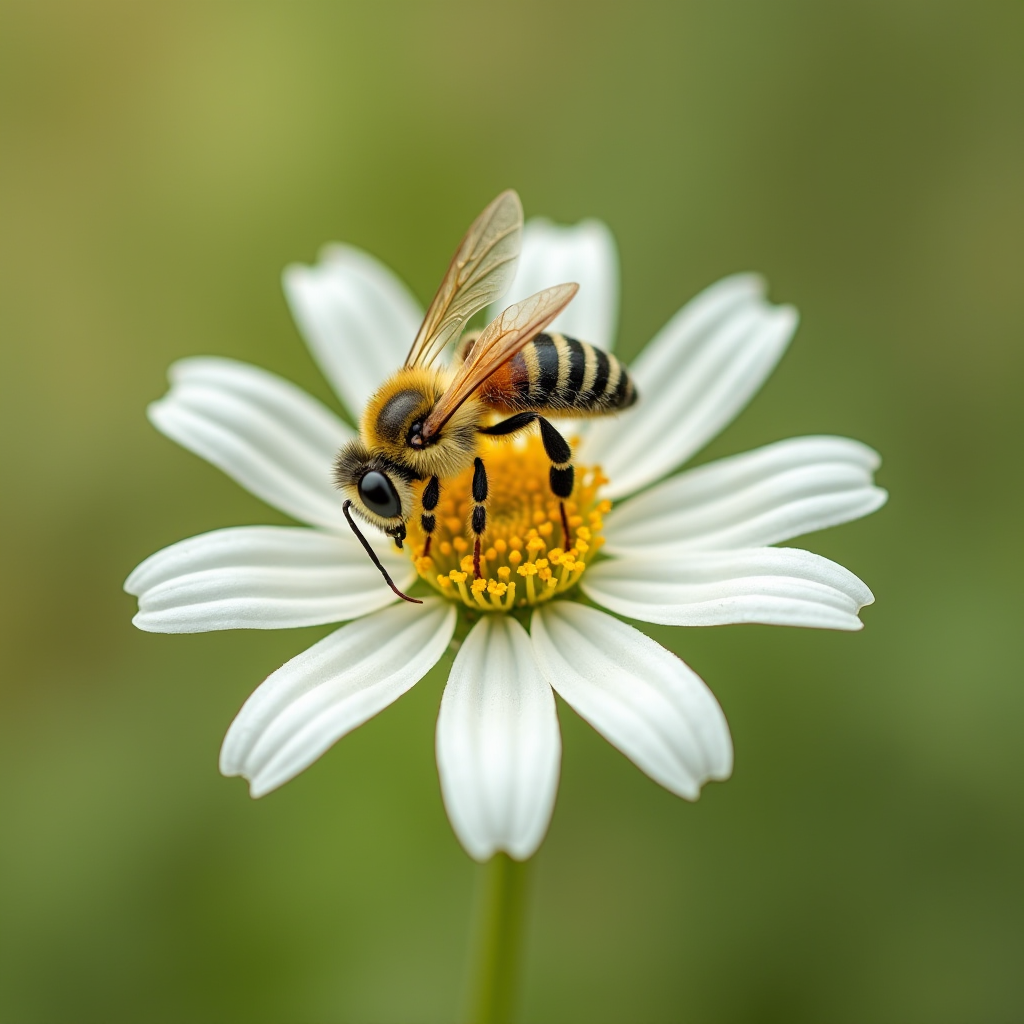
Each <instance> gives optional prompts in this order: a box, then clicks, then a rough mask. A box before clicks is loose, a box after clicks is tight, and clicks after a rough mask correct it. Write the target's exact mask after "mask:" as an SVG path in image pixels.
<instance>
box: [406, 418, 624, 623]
mask: <svg viewBox="0 0 1024 1024" xmlns="http://www.w3.org/2000/svg"><path fill="white" fill-rule="evenodd" d="M481 457H482V458H483V460H484V464H485V466H486V467H487V481H488V496H487V501H486V509H487V530H486V532H485V533H484V535H483V539H482V546H481V551H480V575H479V576H476V575H475V574H474V566H473V533H472V531H471V529H470V523H469V513H470V510H471V509H472V507H473V502H472V485H473V471H472V469H470V470H467V471H466V472H465V473H463V474H461V475H460V476H457V477H454V478H450V479H448V480H444V481H442V483H441V500H440V504H439V508H438V511H439V513H440V514H439V515H437V516H436V520H435V522H436V525H435V527H434V532H433V534H432V536H431V538H430V548H429V551H428V550H426V544H427V537H426V534H424V532H423V529H422V527H421V525H420V522H419V516H418V515H416V516H414V517H413V519H412V520H411V521H410V522H409V525H408V530H409V533H408V541H409V544H408V550H409V552H410V555H411V557H412V561H413V565H414V566H415V567H416V571H417V573H419V575H420V577H421V578H422V579H423V580H424V581H426V582H427V583H429V584H430V586H431V587H433V588H434V590H436V591H438V592H439V593H440V594H441V595H442V596H444V597H447V598H448V599H449V600H452V601H458V602H460V603H462V604H464V605H466V606H467V607H469V608H472V609H473V610H474V611H478V612H507V611H511V610H512V609H513V608H522V607H524V606H527V605H535V604H540V603H542V602H543V601H550V600H551V599H552V598H554V597H556V596H558V595H559V594H563V593H565V592H566V591H568V590H570V589H572V588H573V587H575V586H576V584H577V583H579V581H580V577H581V576H582V575H583V573H584V572H585V571H586V569H587V565H588V564H589V563H590V562H591V561H592V560H593V558H594V557H595V556H596V555H597V553H598V551H599V550H600V549H601V545H602V544H603V543H604V538H603V537H602V536H601V528H602V525H603V516H604V515H606V514H607V513H608V511H609V510H610V509H611V502H609V501H605V500H601V499H600V498H599V496H598V491H599V489H600V487H601V485H602V484H605V483H607V482H608V481H607V478H606V477H605V476H604V475H603V474H602V473H601V470H600V469H599V468H598V467H596V466H580V465H577V466H576V486H575V488H574V489H573V493H572V495H571V496H570V497H569V498H568V499H566V501H565V519H564V522H563V517H562V512H561V510H560V509H559V503H558V499H557V498H556V497H555V496H554V495H553V494H552V493H551V489H550V485H549V483H548V476H549V471H550V469H551V462H550V460H549V459H548V457H547V454H546V453H545V451H544V446H543V444H542V443H541V440H540V438H539V437H535V436H530V437H528V438H527V439H526V440H518V441H513V442H509V441H506V440H493V441H492V440H490V439H488V441H487V442H486V446H485V450H484V451H482V452H481ZM566 524H567V525H568V527H569V535H568V536H565V526H566Z"/></svg>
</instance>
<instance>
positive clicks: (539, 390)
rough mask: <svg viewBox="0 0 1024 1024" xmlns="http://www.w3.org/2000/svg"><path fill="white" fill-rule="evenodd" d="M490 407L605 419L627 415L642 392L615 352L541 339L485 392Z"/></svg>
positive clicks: (559, 336) (508, 365) (564, 340)
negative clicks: (611, 414)
mask: <svg viewBox="0 0 1024 1024" xmlns="http://www.w3.org/2000/svg"><path fill="white" fill-rule="evenodd" d="M481 397H482V398H483V399H484V401H485V402H487V404H488V405H491V406H494V407H495V408H499V409H507V410H508V411H510V412H516V411H520V410H523V411H525V410H528V409H532V410H535V411H537V412H550V413H556V414H560V415H563V416H565V415H569V416H572V415H576V416H587V415H599V414H601V413H608V412H615V411H617V410H619V409H626V408H628V407H629V406H631V405H632V404H633V403H634V402H635V401H636V388H635V387H634V385H633V381H632V379H631V378H630V376H629V372H628V371H627V370H626V368H625V367H624V366H623V365H622V363H620V362H619V360H618V359H616V358H615V356H613V355H612V354H611V353H610V352H603V351H602V350H601V349H599V348H595V347H594V346H593V345H588V344H587V343H586V342H585V341H577V340H576V339H575V338H567V337H565V335H563V334H554V333H551V334H538V335H537V337H536V338H534V339H533V340H532V341H531V342H530V343H529V344H528V345H526V346H525V347H524V348H523V349H522V350H521V351H520V352H518V353H517V354H516V355H515V356H513V357H512V358H511V359H510V360H509V361H508V362H507V363H505V364H504V366H501V367H499V368H498V370H497V371H496V372H495V373H494V374H492V376H491V377H490V378H489V379H488V381H487V383H486V384H485V385H484V387H483V388H482V389H481Z"/></svg>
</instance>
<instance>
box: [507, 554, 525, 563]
mask: <svg viewBox="0 0 1024 1024" xmlns="http://www.w3.org/2000/svg"><path fill="white" fill-rule="evenodd" d="M522 560H523V553H522V552H521V551H510V552H509V553H508V564H509V565H512V566H516V565H518V564H519V563H520V562H521V561H522Z"/></svg>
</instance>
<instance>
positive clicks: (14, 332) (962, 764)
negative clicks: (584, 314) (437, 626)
mask: <svg viewBox="0 0 1024 1024" xmlns="http://www.w3.org/2000/svg"><path fill="white" fill-rule="evenodd" d="M1022 39H1024V16H1022V8H1021V6H1020V5H1019V4H1011V3H1007V4H987V3H971V4H967V3H961V4H944V3H938V2H935V3H926V2H920V3H907V2H899V3H892V2H887V3H882V2H877V3H874V2H870V3H863V4H820V3H819V4H812V3H807V4H791V3H761V2H751V3H717V4H714V3H702V4H674V5H671V6H664V7H663V6H656V5H653V4H652V5H645V4H631V5H625V4H623V5H621V6H620V5H615V6H602V5H598V4H583V3H580V4H559V3H553V4H552V3H545V4H536V5H528V4H505V5H483V4H456V3H450V4H418V5H408V6H403V5H400V4H377V5H369V4H361V5H347V4H324V5H314V4H283V3H282V4H277V5H257V4H251V3H250V4H151V5H128V4H125V5H123V6H116V5H111V6H107V5H103V4H96V3H78V4H74V5H70V4H69V5H67V6H56V5H49V4H28V3H26V4H10V3H5V4H4V5H3V7H2V9H0V82H2V86H0V111H2V113H0V116H2V126H0V145H2V169H0V174H2V182H0V223H2V229H0V331H2V334H0V337H2V344H3V350H2V351H3V374H2V380H0V387H2V406H0V409H2V414H3V428H2V431H0V444H2V449H3V460H4V461H3V465H4V468H3V483H4V487H3V508H2V516H3V527H2V530H0V536H2V539H3V546H4V553H3V566H4V568H3V604H2V612H0V626H2V630H3V648H2V657H3V682H2V697H3V724H2V755H0V756H2V770H0V785H2V793H3V811H2V813H3V835H2V840H0V843H2V858H3V859H2V865H0V889H2V908H0V910H2V923H0V928H2V941H3V950H2V957H0V971H2V978H0V1017H2V1019H3V1020H5V1021H11V1022H35V1021H40V1022H53V1021H103V1022H119V1021H146V1022H149V1021H154V1022H162V1021H168V1022H172V1021H175V1022H176V1021H211V1022H218V1021H247V1022H262V1021H267V1022H276V1021H289V1022H291V1021H296V1022H320V1021H449V1020H452V1019H454V1018H455V1017H457V1016H458V1014H459V1012H460V1007H461V1005H462V1004H461V1000H462V990H463V984H464V978H465V962H466V952H467V947H468V942H469V930H468V920H469V915H470V910H471V905H472V898H473V889H474V884H475V879H476V874H477V868H476V866H475V865H474V864H473V863H472V862H471V861H470V860H469V859H468V858H467V857H466V856H465V855H464V854H463V853H462V851H461V849H460V848H459V846H458V844H457V843H456V841H455V839H454V837H453V835H452V833H451V830H450V828H449V826H448V823H447V820H446V819H445V816H444V812H443V809H442V806H441V801H440V798H439V794H438V786H437V781H436V774H435V768H434V759H433V725H434V718H435V714H436V709H437V705H438V701H439V698H440V692H441V687H442V685H443V679H444V675H445V672H446V671H447V666H443V667H444V671H442V670H440V669H439V670H438V671H435V672H434V673H433V674H432V675H431V676H429V677H428V679H427V680H425V682H424V683H423V684H421V685H420V686H418V687H417V688H416V689H415V690H414V691H413V692H412V693H410V694H409V695H408V696H406V697H405V698H403V699H402V700H401V701H400V702H398V703H397V704H396V705H394V706H393V707H392V708H390V709H388V710H387V711H386V712H384V713H383V714H382V715H380V716H379V717H378V718H377V719H375V720H373V721H372V722H370V723H369V724H368V725H366V726H365V727H363V728H361V729H359V730H358V731H357V732H355V733H354V734H352V735H351V736H349V737H348V738H346V739H345V740H344V741H343V742H342V743H340V744H339V745H338V746H337V747H336V748H335V749H334V750H333V751H331V752H330V753H329V754H328V755H327V756H325V757H324V758H323V759H322V760H321V761H320V762H319V763H318V764H316V765H315V766H314V767H313V768H312V769H311V770H309V771H307V772H306V773H305V774H303V775H302V776H300V777H299V778H298V779H297V780H295V781H294V782H292V783H290V784H289V785H287V786H286V787H284V788H283V789H282V790H281V791H280V792H278V793H275V794H273V795H272V796H271V797H269V798H267V799H265V800H263V801H260V802H253V801H251V800H249V798H248V797H247V795H246V792H245V787H244V785H243V784H242V782H240V781H238V780H231V781H228V780H225V779H223V778H221V777H220V776H219V775H218V773H217V767H216V764H217V753H218V749H219V745H220V741H221V738H222V736H223V733H224V731H225V729H226V727H227V725H228V723H229V722H230V720H231V718H232V716H233V715H234V713H235V711H236V710H237V708H238V706H239V705H240V703H241V702H242V700H243V699H244V698H245V697H246V696H247V695H248V693H249V692H250V691H251V690H252V688H253V687H254V685H255V684H256V683H258V682H259V681H260V680H261V679H262V678H263V677H264V676H265V675H267V674H268V673H269V672H270V671H271V670H272V669H274V668H276V667H277V666H278V665H280V664H281V663H282V662H283V661H285V660H286V659H288V658H289V657H291V656H292V655H294V654H295V653H297V652H298V651H300V650H302V649H303V648H305V647H306V646H307V645H308V644H309V643H310V642H311V641H313V640H314V639H316V638H317V637H318V636H320V635H322V634H323V633H325V632H327V631H328V628H327V627H325V628H323V629H309V630H294V631H290V632H289V631H282V632H271V633H261V632H251V633H245V632H238V633H220V634H209V635H203V636H154V635H147V634H143V633H140V632H137V631H136V630H135V629H134V628H133V627H132V626H131V623H130V619H131V616H132V613H133V601H132V600H131V599H130V598H129V597H127V596H126V595H125V594H123V593H122V592H121V589H120V588H121V582H122V580H123V579H124V577H125V576H126V575H127V573H128V572H129V570H130V569H131V568H132V567H133V566H134V565H135V564H136V563H137V562H138V561H140V560H141V559H142V558H143V557H144V556H146V555H148V554H150V553H151V552H153V551H154V550H156V549H157V548H159V547H162V546H163V545H165V544H168V543H171V542H173V541H175V540H178V539H180V538H183V537H186V536H189V535H190V534H193V533H198V532H200V531H203V530H208V529H211V528H214V527H219V526H226V525H231V524H238V523H267V522H271V523H273V522H284V521H285V520H284V519H283V517H281V516H280V515H279V514H277V513H275V512H273V511H271V510H269V509H267V508H265V507H264V506H263V505H262V504H261V503H260V502H259V501H257V500H256V499H254V498H252V497H250V496H249V495H248V494H246V493H245V492H243V491H242V490H241V489H240V488H239V487H237V486H236V485H235V484H233V483H232V482H231V481H229V480H228V479H227V478H225V477H223V476H222V475H221V474H220V473H219V472H218V471H216V470H214V469H213V468H211V467H209V466H207V465H206V464H204V463H203V462H201V461H200V460H199V459H197V458H195V457H194V456H192V455H190V454H188V453H187V452H185V451H184V450H181V449H179V448H177V447H176V446H175V445H174V444H172V443H171V442H169V441H167V440H165V439H164V438H162V437H161V436H160V435H158V434H157V433H156V431H155V430H153V429H152V428H151V427H150V426H149V425H148V423H147V422H146V420H145V418H144V407H145V405H146V403H147V402H148V401H149V400H151V399H153V398H156V397H157V396H159V395H160V394H161V393H162V392H163V390H164V388H165V377H164V374H165V370H166V367H167V365H168V364H169V363H170V362H171V361H172V360H174V359H176V358H178V357H180V356H185V355H191V354H199V353H216V354H222V355H227V356H233V357H236V358H239V359H245V360H251V361H252V362H255V363H259V364H260V365H262V366H266V367H269V368H271V369H273V370H275V371H278V372H279V373H282V374H284V375H285V376H287V377H289V378H291V379H293V380H295V381H297V382H299V383H300V384H302V385H303V386H305V387H307V388H309V389H310V390H311V391H312V392H313V393H314V394H316V395H318V396H320V397H321V398H323V399H324V400H325V401H328V402H331V403H332V404H334V400H333V399H332V397H331V395H330V394H329V392H328V390H327V387H326V385H325V383H324V382H323V380H322V379H321V378H320V377H319V375H318V373H317V370H316V368H315V366H314V364H313V362H312V361H311V359H310V357H309V356H308V355H307V353H306V351H305V349H304V347H303V345H302V342H301V340H300V339H299V337H298V335H297V333H296V331H295V328H294V327H293V325H292V323H291V321H290V319H289V316H288V313H287V310H286V308H285V304H284V301H283V298H282V295H281V291H280V287H279V274H280V271H281V268H282V267H283V266H284V265H285V264H286V263H288V262H290V261H293V260H301V261H306V262H309V261H312V260H313V259H314V257H315V254H316V252H317V250H318V248H319V246H320V245H321V244H322V243H323V242H325V241H328V240H331V239H338V240H344V241H348V242H353V243H355V244H357V245H360V246H363V247H364V248H366V249H368V250H369V251H371V252H373V253H375V254H376V255H378V256H380V257H381V258H383V259H384V260H385V261H386V262H387V263H389V264H390V265H391V266H392V267H394V268H395V269H396V270H397V271H398V272H399V273H400V274H401V275H402V276H403V277H404V278H405V279H406V280H407V281H408V282H409V283H410V284H411V286H412V287H413V288H414V290H415V291H416V292H417V293H418V295H419V296H420V298H421V299H424V300H425V299H427V298H428V297H429V294H430V293H431V291H432V289H433V287H434V286H435V285H436V282H437V281H438V279H439V275H440V273H441V270H442V269H443V267H444V266H445V265H446V262H447V259H448V256H449V254H450V252H451V250H452V248H453V247H454V244H455V242H456V241H457V239H458V237H459V235H460V234H461V232H462V230H463V229H464V228H465V226H466V225H467V224H468V223H469V221H470V220H471V219H472V217H473V216H474V215H475V214H476V213H477V212H478V211H479V210H480V209H481V208H482V206H483V205H484V204H485V203H486V202H487V201H488V200H489V199H490V198H492V197H493V196H494V195H495V194H496V193H497V192H498V191H499V190H500V189H502V188H505V187H509V186H513V187H516V188H518V189H519V191H520V193H521V195H522V197H523V200H524V203H525V205H526V209H527V213H528V215H531V214H533V215H535V214H544V215H547V216H551V217H554V218H555V219H557V220H560V221H564V222H571V221H575V220H577V219H579V218H582V217H585V216H597V217H600V218H602V219H604V220H605V221H607V223H608V224H609V225H610V226H611V228H612V230H613V231H614V232H615V235H616V237H617V238H618V241H619V245H620V252H621V259H622V269H623V292H622V315H621V330H620V349H621V351H622V352H623V353H625V355H626V356H627V357H628V356H630V355H631V354H633V353H635V352H636V351H638V349H639V348H640V346H641V345H642V344H643V343H644V342H645V341H646V340H647V339H648V338H649V337H650V336H651V335H652V334H653V332H654V331H655V330H656V329H657V328H658V327H659V326H660V325H661V324H662V323H663V322H664V321H665V320H666V319H667V318H668V317H669V316H670V315H671V314H672V313H673V312H674V311H675V310H676V308H677V307H678V306H679V305H681V304H682V303H683V302H684V301H685V300H686V299H687V298H688V297H690V296H691V295H692V294H693V293H695V292H696V291H697V290H699V289H700V288H701V287H703V286H704V285H706V284H708V283H710V282H711V281H713V280H715V279H716V278H717V277H719V276H720V275H723V274H725V273H729V272H733V271H737V270H748V269H757V270H760V271H762V272H763V273H765V274H766V275H767V277H768V279H769V281H770V283H771V288H772V292H771V294H772V296H773V297H774V298H775V299H777V300H780V301H789V302H793V303H795V304H796V305H798V306H799V307H800V309H801V312H802V314H803V321H802V326H801V328H800V330H799V332H798V334H797V337H796V340H795V342H794V344H793V346H792V348H791V350H790V352H789V354H788V355H787V356H786V358H785V359H784V360H783V362H782V364H781V366H780V368H779V369H778V371H777V372H776V373H775V375H774V376H773V378H772V379H771V380H770V381H769V383H768V385H767V386H766V387H765V389H764V390H763V392H762V393H761V394H760V395H759V396H758V397H757V398H756V399H755V400H754V402H753V403H752V404H751V406H750V407H749V409H748V410H747V411H746V412H745V413H744V414H743V415H742V416H741V417H740V418H739V419H738V420H737V421H736V423H734V424H733V425H732V426H731V427H729V428H728V429H727V430H726V431H725V433H724V434H723V435H722V436H721V437H720V438H719V439H718V440H716V441H715V442H714V443H713V444H712V445H711V446H710V447H709V448H708V449H707V450H706V451H705V452H703V453H701V455H700V457H699V461H703V460H707V459H710V458H714V457H718V456H721V455H725V454H729V453H732V452H737V451H741V450H743V449H746V448H748V447H753V446H756V445H760V444H763V443H765V442H768V441H772V440H776V439H779V438H784V437H787V436H790V435H793V434H805V433H818V432H821V433H838V434H847V435H849V436H852V437H856V438H860V439H862V440H864V441H866V442H868V443H869V444H872V445H873V446H875V447H877V448H878V449H879V450H880V451H881V452H882V453H883V455H884V458H885V465H884V466H883V469H882V471H881V474H880V482H881V483H882V484H883V485H885V486H887V487H888V488H890V489H891V492H892V498H891V501H890V504H889V505H888V506H887V507H886V508H885V509H884V510H883V511H882V512H880V513H879V514H877V515H875V516H872V517H871V518H869V519H866V520H864V521H861V522H857V523H853V524H850V525H847V526H844V527H841V528H839V529H835V530H832V531H830V532H828V533H826V534H822V535H819V536H814V537H811V538H808V539H807V540H806V541H801V542H800V543H801V544H805V545H806V546H808V547H811V548H813V549H814V550H816V551H819V552H821V553H823V554H825V555H828V556H829V557H832V558H835V559H837V560H839V561H841V562H842V563H843V564H845V565H847V566H849V567H850V568H852V569H853V570H854V571H855V572H857V573H858V574H859V575H860V576H861V577H862V578H863V579H865V580H866V581H867V582H868V584H869V585H870V586H871V587H872V588H873V589H874V592H875V594H876V597H877V604H876V605H875V606H874V607H872V608H871V609H869V610H868V611H867V612H866V614H865V621H866V624H867V628H866V629H865V630H864V632H863V633H860V634H854V635H847V634H841V633H823V632H821V633H819V632H815V631H808V630H786V629H774V628H767V627H755V626H745V627H744V626H734V627H726V628H720V629H709V630H688V631H686V630H675V631H673V630H669V629H661V630H657V631H655V632H656V635H657V636H658V638H659V639H660V640H662V641H663V642H665V643H667V644H669V645H670V646H672V647H673V649H675V650H676V651H678V652H679V653H680V654H681V655H683V656H684V657H685V658H686V660H687V661H688V662H689V663H690V664H691V665H692V666H693V667H694V668H695V669H696V670H697V671H698V672H699V673H700V674H701V675H702V676H703V677H704V678H705V679H706V680H707V681H708V683H709V684H710V685H711V687H712V688H713V689H714V691H715V693H716V694H717V695H718V697H719V699H720V701H721V703H722V705H723V707H724V708H725V711H726V714H727V715H728V717H729V720H730V723H731V726H732V730H733V736H734V740H735V745H736V771H735V775H734V777H733V779H732V780H731V781H730V782H728V783H726V784H713V785H711V786H709V787H708V788H707V789H706V790H705V792H704V796H703V798H702V799H701V801H700V802H699V803H698V804H695V805H691V804H687V803H685V802H683V801H680V800H677V799H676V798H674V797H672V796H670V795H669V794H667V793H666V792H665V791H663V790H661V789H660V788H659V787H658V786H657V785H655V784H654V783H653V782H651V781H650V780H648V779H647V778H646V777H645V776H643V775H642V774H641V773H640V772H639V771H637V770H636V769H635V768H634V767H633V766H632V765H631V764H630V763H629V762H628V761H626V760H625V759H624V758H623V757H622V756H621V755H619V754H618V753H616V752H615V751H614V750H613V749H612V748H611V747H610V746H609V745H608V744H607V743H605V742H604V741H603V740H601V739H600V738H599V737H598V736H597V735H596V734H595V733H593V732H592V731H591V730H590V729H589V727H587V726H585V725H584V724H582V723H581V722H580V721H579V720H578V719H577V718H576V717H575V716H574V715H573V713H572V712H570V711H569V710H568V709H567V708H566V707H565V706H564V705H562V706H561V707H560V715H561V721H562V729H563V734H564V745H565V751H564V761H563V773H562V785H561V791H560V794H559V798H558V805H557V807H556V810H555V816H554V820H553V823H552V826H551V831H550V834H549V837H548V839H547V841H546V843H545V844H544V846H543V847H542V849H541V851H540V853H539V855H538V857H537V858H536V862H535V865H534V876H533V890H532V903H531V909H530V922H529V951H528V955H527V962H526V967H525V976H524V987H523V993H522V1000H521V1009H520V1016H521V1018H522V1020H524V1021H546V1022H568V1021H581V1022H584V1021H586V1022H603V1021H623V1022H636V1021H738V1022H740V1021H742V1022H745V1021H788V1022H795V1024H799V1022H801V1021H830V1022H845V1021H851V1022H853V1021H928V1022H931V1021H965V1020H970V1021H1011V1020H1021V1019H1024V970H1022V969H1021V965H1022V963H1024V898H1022V897H1024V885H1022V870H1021V868H1022V865H1024V824H1022V810H1024V806H1022V804H1024V800H1022V791H1024V764H1022V761H1024V757H1022V746H1024V745H1022V742H1021V725H1022V720H1024V719H1022V712H1024V687H1022V685H1021V683H1022V678H1021V677H1022V671H1021V665H1022V651H1021V642H1020V641H1021V633H1022V630H1021V623H1020V611H1021V599H1020V598H1021V577H1022V572H1021V570H1022V564H1021V558H1020V552H1021V546H1020V533H1021V521H1022V520H1021V483H1020V481H1021V446H1020V441H1021V438H1022V436H1024V430H1022V428H1024V423H1022V406H1024V402H1022V399H1021V370H1022V365H1021V364H1022V346H1021V341H1022V328H1024V306H1022V298H1021V271H1022V268H1024V202H1022V195H1024V188H1022V186H1024V116H1022V115H1024V102H1022V101H1024V61H1022V58H1021V42H1022Z"/></svg>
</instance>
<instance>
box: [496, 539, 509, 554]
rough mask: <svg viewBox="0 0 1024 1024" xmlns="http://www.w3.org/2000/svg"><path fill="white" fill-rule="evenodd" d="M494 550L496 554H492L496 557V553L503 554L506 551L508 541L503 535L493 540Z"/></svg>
mask: <svg viewBox="0 0 1024 1024" xmlns="http://www.w3.org/2000/svg"><path fill="white" fill-rule="evenodd" d="M494 550H495V551H496V552H497V554H496V555H495V556H494V557H495V558H497V557H498V555H503V554H505V552H506V551H508V543H507V541H506V540H505V538H504V537H498V538H497V540H495V542H494Z"/></svg>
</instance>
